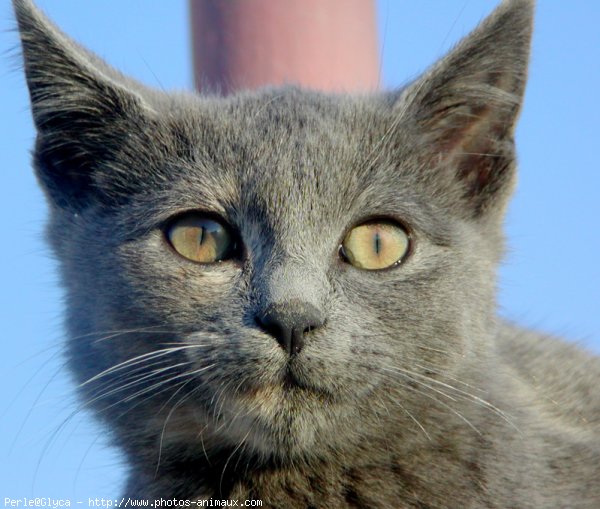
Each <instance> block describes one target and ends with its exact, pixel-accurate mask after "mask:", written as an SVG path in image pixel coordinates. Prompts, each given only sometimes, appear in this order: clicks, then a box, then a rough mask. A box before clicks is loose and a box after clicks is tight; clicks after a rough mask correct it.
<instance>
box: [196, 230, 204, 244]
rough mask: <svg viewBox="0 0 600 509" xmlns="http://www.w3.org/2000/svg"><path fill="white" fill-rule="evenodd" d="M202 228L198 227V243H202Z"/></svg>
mask: <svg viewBox="0 0 600 509" xmlns="http://www.w3.org/2000/svg"><path fill="white" fill-rule="evenodd" d="M204 230H205V229H204V228H202V227H200V231H199V232H198V244H200V245H202V242H203V241H204Z"/></svg>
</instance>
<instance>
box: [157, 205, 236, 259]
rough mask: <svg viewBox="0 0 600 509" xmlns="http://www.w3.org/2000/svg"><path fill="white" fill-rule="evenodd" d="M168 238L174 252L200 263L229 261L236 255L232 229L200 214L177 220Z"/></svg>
mask: <svg viewBox="0 0 600 509" xmlns="http://www.w3.org/2000/svg"><path fill="white" fill-rule="evenodd" d="M166 235H167V239H168V241H169V243H170V244H171V246H173V249H175V251H177V252H178V253H179V254H180V255H181V256H183V257H185V258H187V259H188V260H192V261H194V262H198V263H216V262H220V261H223V260H227V259H228V258H231V257H232V256H233V255H234V254H235V251H236V242H235V239H234V237H233V235H232V234H231V232H230V230H229V228H227V226H225V225H224V224H223V223H221V222H219V221H218V220H217V219H214V218H211V217H209V216H206V215H203V214H201V213H197V212H192V213H189V214H185V215H183V216H180V217H179V218H177V219H175V220H174V221H173V222H172V223H171V224H170V225H169V227H168V229H167V231H166Z"/></svg>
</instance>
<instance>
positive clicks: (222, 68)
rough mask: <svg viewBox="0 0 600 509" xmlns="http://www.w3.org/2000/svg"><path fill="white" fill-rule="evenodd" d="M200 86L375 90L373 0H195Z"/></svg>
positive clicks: (196, 74) (197, 81)
mask: <svg viewBox="0 0 600 509" xmlns="http://www.w3.org/2000/svg"><path fill="white" fill-rule="evenodd" d="M190 11H191V23H192V42H193V58H194V79H195V85H196V88H197V89H198V90H202V89H208V90H215V89H216V90H220V91H221V92H222V93H229V92H232V91H235V90H240V89H249V88H256V87H260V86H263V85H282V84H296V85H302V86H305V87H309V88H315V89H320V90H329V91H368V90H375V89H376V88H377V86H378V81H379V58H378V48H377V28H376V16H375V3H374V0H190Z"/></svg>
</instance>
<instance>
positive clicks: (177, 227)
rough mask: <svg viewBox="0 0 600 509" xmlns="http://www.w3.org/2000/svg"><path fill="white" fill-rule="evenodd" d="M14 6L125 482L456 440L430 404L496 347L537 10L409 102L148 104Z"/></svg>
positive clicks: (55, 243) (57, 223) (37, 160)
mask: <svg viewBox="0 0 600 509" xmlns="http://www.w3.org/2000/svg"><path fill="white" fill-rule="evenodd" d="M14 5H15V10H16V14H17V20H18V24H19V30H20V35H21V40H22V46H23V57H24V68H25V73H26V77H27V83H28V86H29V91H30V96H31V105H32V112H33V118H34V122H35V126H36V128H37V141H36V145H35V150H34V154H33V160H34V167H35V171H36V174H37V176H38V179H39V181H40V184H41V185H42V187H43V188H44V190H45V192H46V195H47V197H48V203H49V207H50V220H49V224H48V237H49V240H50V243H51V245H52V247H53V249H54V250H55V252H56V254H57V256H58V259H59V262H60V267H61V272H62V278H63V283H64V286H65V289H66V295H67V329H68V332H69V335H70V339H69V341H68V352H69V358H70V366H71V370H72V371H73V373H74V374H75V375H76V377H77V379H78V381H79V382H80V384H81V385H80V390H81V394H82V396H83V399H84V401H86V403H87V405H88V406H90V407H91V408H94V409H95V410H96V411H97V413H98V415H99V416H101V417H102V418H103V419H105V421H106V422H107V423H109V425H110V429H111V430H112V431H113V432H114V435H115V438H116V440H117V441H118V442H119V443H120V444H121V446H122V447H123V448H124V449H125V450H126V451H128V452H129V453H131V456H132V458H134V459H133V461H135V458H136V457H138V458H139V457H143V456H144V455H147V454H149V455H151V457H152V458H155V456H154V455H155V453H156V451H157V450H158V448H159V447H162V448H163V450H164V451H165V453H164V454H167V455H168V453H169V451H173V454H176V455H178V457H179V458H182V457H183V458H188V459H191V458H194V457H197V456H198V455H203V453H202V454H201V453H200V451H203V452H205V451H206V450H208V451H209V452H210V451H211V450H213V451H217V450H230V449H231V448H236V449H239V450H240V451H244V452H245V453H248V454H258V455H261V456H264V457H268V456H275V457H278V458H280V459H282V458H290V457H294V458H302V457H308V456H311V455H314V454H322V453H324V452H323V451H326V450H330V449H336V448H339V447H343V446H344V444H347V443H351V442H353V441H354V440H358V439H359V437H360V436H361V435H363V434H365V433H366V434H368V433H371V432H372V433H375V432H376V431H375V430H377V429H378V427H379V426H380V423H381V420H382V419H387V418H389V417H390V416H393V418H394V419H395V420H396V421H398V422H399V421H402V422H403V423H404V424H406V426H405V427H402V426H399V428H403V429H408V431H409V432H411V433H417V434H418V432H419V430H418V429H417V427H416V426H417V424H416V423H421V422H423V423H427V426H428V427H429V429H435V428H436V426H437V427H439V428H440V429H443V428H444V427H447V426H450V425H451V424H450V423H451V422H454V421H458V418H457V416H456V415H454V414H453V413H451V412H450V411H445V410H444V407H443V406H440V405H439V401H438V400H437V398H436V397H435V393H434V392H432V391H430V389H431V384H435V383H436V381H437V382H439V383H445V381H447V380H449V379H451V378H453V377H454V378H456V377H462V379H464V380H465V381H466V380H468V379H469V377H473V376H475V375H473V373H476V372H478V369H479V368H478V367H479V366H480V365H481V364H482V362H483V359H485V356H486V351H487V347H488V340H489V337H490V334H491V333H492V331H493V323H494V316H495V283H494V280H495V275H494V274H495V269H496V264H497V262H498V260H499V258H500V256H501V253H502V234H501V223H502V218H503V214H504V209H505V206H506V203H507V200H508V198H509V196H510V193H511V190H512V187H513V183H514V180H515V150H514V139H513V134H514V128H515V122H516V120H517V116H518V113H519V110H520V106H521V102H522V98H523V92H524V86H525V79H526V69H527V60H528V53H529V41H530V35H531V19H532V3H531V2H530V1H527V0H512V1H505V2H503V3H502V4H501V5H500V6H499V7H498V8H497V9H496V11H494V13H493V14H492V15H490V17H489V18H488V19H486V20H485V21H484V22H483V23H482V24H481V25H480V26H479V27H478V28H477V29H476V30H475V31H474V32H473V33H472V34H471V35H469V36H468V37H467V38H465V39H464V40H463V41H462V42H461V43H459V44H458V45H457V46H456V47H455V48H454V49H453V50H452V51H451V52H450V53H449V54H448V55H447V56H446V57H444V58H443V59H441V60H440V61H439V62H438V63H436V64H435V65H434V66H433V67H431V68H430V69H429V70H427V71H426V72H425V73H424V74H423V75H422V76H421V77H420V78H418V79H416V80H415V81H414V82H412V83H410V84H409V85H407V86H406V87H404V88H403V89H401V90H398V91H392V92H382V93H375V94H370V95H334V94H326V93H321V92H317V91H310V90H303V89H300V88H296V87H284V88H272V89H269V88H267V89H263V90H258V91H252V92H250V91H248V92H241V93H239V94H236V95H232V96H229V97H216V96H203V95H192V94H189V95H188V94H166V93H162V92H157V91H154V90H151V89H149V88H147V87H145V86H143V85H141V84H139V83H137V82H135V81H133V80H131V79H130V78H127V77H124V76H122V75H121V74H120V73H118V72H117V71H115V70H113V69H112V68H110V67H109V66H108V65H107V64H105V63H104V62H102V61H101V60H100V59H99V58H98V57H96V56H95V55H93V54H92V53H90V52H89V51H87V50H85V49H83V48H81V47H80V46H78V45H77V44H76V43H74V42H73V41H71V40H70V39H68V38H67V37H66V36H65V35H64V34H63V33H61V32H60V31H59V30H58V29H57V28H56V27H55V26H54V25H53V24H52V23H51V22H50V21H49V20H47V19H46V18H45V17H44V16H43V15H42V14H41V13H40V12H39V11H38V10H37V9H36V8H35V7H34V6H33V4H32V3H31V2H30V1H28V0H14ZM423 380H431V382H429V386H430V387H429V388H428V387H427V384H425V385H423V383H422V382H423ZM434 389H435V387H434ZM446 403H447V401H442V405H443V404H446ZM446 406H448V405H446ZM357 422H360V425H357V424H356V423H357ZM458 424H464V423H458ZM398 433H400V431H398Z"/></svg>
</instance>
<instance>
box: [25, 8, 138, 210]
mask: <svg viewBox="0 0 600 509" xmlns="http://www.w3.org/2000/svg"><path fill="white" fill-rule="evenodd" d="M13 5H14V9H15V14H16V19H17V23H18V28H19V34H20V37H21V43H22V53H23V62H24V68H25V75H26V79H27V85H28V88H29V94H30V98H31V109H32V113H33V119H34V123H35V126H36V128H37V132H38V136H37V141H36V148H35V152H34V165H35V167H36V171H37V174H38V177H39V179H40V181H41V183H42V185H43V186H44V188H45V189H46V191H47V193H48V196H49V198H50V199H51V201H52V202H53V203H54V204H56V205H58V206H60V207H70V208H82V207H84V206H85V205H86V204H87V203H89V202H90V201H93V200H98V199H100V200H102V199H109V198H110V197H111V195H115V192H116V190H115V189H114V187H115V184H117V185H118V177H119V175H118V173H119V164H118V161H115V160H114V158H115V157H116V154H121V156H122V153H123V147H124V145H125V140H127V139H128V138H131V136H132V133H135V132H136V129H135V125H136V123H139V122H138V121H137V120H138V119H139V118H141V117H142V116H143V115H146V114H147V111H148V109H149V108H148V106H147V105H146V104H145V103H144V100H143V98H142V96H141V94H140V93H139V91H140V90H141V89H142V87H141V85H136V84H135V83H134V82H133V81H132V80H129V79H127V78H125V77H123V76H121V75H120V74H119V73H118V72H117V71H115V70H113V69H111V68H110V67H109V66H108V65H106V64H105V63H104V62H102V61H101V60H100V59H99V58H98V57H96V56H95V55H93V54H92V53H90V52H88V51H87V50H85V49H83V48H82V47H80V46H78V45H77V44H76V43H74V42H73V41H71V40H70V39H69V38H67V37H66V36H65V35H64V34H63V33H62V32H61V31H60V30H58V29H57V28H56V27H55V26H54V25H53V24H52V23H51V22H50V21H49V20H48V19H47V18H46V17H45V16H44V15H43V14H42V13H41V12H40V11H39V10H38V9H37V8H36V7H35V6H34V5H33V3H32V2H31V1H30V0H14V1H13ZM120 166H123V164H121V165H120ZM109 167H112V168H114V173H115V174H116V175H114V176H111V178H108V177H107V176H106V175H105V176H104V181H103V176H102V175H101V171H102V170H100V169H99V168H104V171H105V172H106V168H109ZM125 172H126V170H125ZM121 173H123V172H121Z"/></svg>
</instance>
